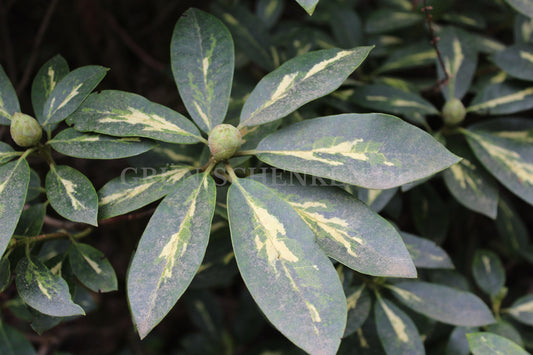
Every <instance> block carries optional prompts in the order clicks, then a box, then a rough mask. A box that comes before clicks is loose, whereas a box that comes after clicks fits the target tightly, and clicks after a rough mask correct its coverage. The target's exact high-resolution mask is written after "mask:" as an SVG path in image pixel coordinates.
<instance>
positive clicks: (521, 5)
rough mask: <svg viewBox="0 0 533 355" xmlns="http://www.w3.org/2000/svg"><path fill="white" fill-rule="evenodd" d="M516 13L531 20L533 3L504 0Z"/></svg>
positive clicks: (526, 0) (529, 1) (529, 0)
mask: <svg viewBox="0 0 533 355" xmlns="http://www.w3.org/2000/svg"><path fill="white" fill-rule="evenodd" d="M505 1H506V2H507V3H508V4H509V5H511V7H513V8H514V9H515V10H516V11H518V12H520V13H522V14H524V15H526V16H528V17H531V18H533V3H532V2H531V0H505Z"/></svg>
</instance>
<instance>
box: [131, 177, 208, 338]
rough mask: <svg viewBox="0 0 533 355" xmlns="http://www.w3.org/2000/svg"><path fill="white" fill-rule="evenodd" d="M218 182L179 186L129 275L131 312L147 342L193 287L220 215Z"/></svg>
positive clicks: (144, 238) (148, 229) (141, 246)
mask: <svg viewBox="0 0 533 355" xmlns="http://www.w3.org/2000/svg"><path fill="white" fill-rule="evenodd" d="M215 195H216V190H215V182H214V180H213V179H212V178H211V176H209V175H208V174H197V175H192V176H190V177H188V178H187V179H185V180H183V181H182V182H181V183H179V184H178V185H177V186H176V187H175V190H174V191H173V192H172V193H171V194H169V195H168V196H167V197H166V198H165V199H164V200H163V201H162V202H161V203H160V204H159V206H158V208H157V210H156V212H155V213H154V215H153V216H152V218H151V219H150V222H149V223H148V226H147V227H146V229H145V231H144V233H143V235H142V237H141V240H140V242H139V246H138V247H137V251H136V252H135V256H134V257H133V260H132V262H131V265H130V269H129V271H128V279H127V288H128V300H129V304H130V309H131V313H132V314H133V319H134V322H135V325H136V327H137V331H138V332H139V335H140V336H141V338H144V337H145V336H146V335H147V334H148V333H149V332H150V331H151V330H152V329H153V328H154V327H155V326H156V325H157V324H158V323H159V322H160V321H161V320H162V319H163V318H164V317H165V316H166V314H167V313H168V312H169V311H170V310H171V309H172V307H173V306H174V304H175V303H176V301H177V300H178V299H179V298H180V296H181V295H182V294H183V292H184V291H185V289H186V288H187V287H188V286H189V284H190V283H191V281H192V279H193V277H194V275H195V273H196V272H197V271H198V268H199V267H200V264H201V263H202V259H203V257H204V254H205V250H206V247H207V242H208V241H209V232H210V227H211V220H212V218H213V213H214V210H215Z"/></svg>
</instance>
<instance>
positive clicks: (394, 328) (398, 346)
mask: <svg viewBox="0 0 533 355" xmlns="http://www.w3.org/2000/svg"><path fill="white" fill-rule="evenodd" d="M374 317H375V320H376V328H377V330H378V334H379V339H380V340H381V344H382V345H383V348H385V352H386V353H387V354H406V355H407V354H408V355H414V354H425V353H426V352H425V349H424V344H423V343H422V339H421V338H420V335H419V334H418V330H417V329H416V326H415V324H414V323H413V321H412V320H411V318H409V316H408V315H407V314H405V313H404V312H403V311H402V310H400V309H399V308H398V307H396V306H395V305H394V304H393V303H392V302H390V301H388V300H386V299H383V298H382V297H378V299H377V302H376V304H375V305H374Z"/></svg>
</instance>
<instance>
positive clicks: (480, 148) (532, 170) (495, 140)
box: [465, 118, 533, 204]
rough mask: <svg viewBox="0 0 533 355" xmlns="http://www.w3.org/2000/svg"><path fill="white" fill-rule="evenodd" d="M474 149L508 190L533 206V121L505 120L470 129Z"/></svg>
mask: <svg viewBox="0 0 533 355" xmlns="http://www.w3.org/2000/svg"><path fill="white" fill-rule="evenodd" d="M465 134H466V138H467V140H468V143H469V144H470V147H471V148H472V150H473V151H474V154H475V155H476V157H477V158H478V159H479V160H480V161H481V163H483V165H484V166H485V168H487V170H489V171H490V172H491V173H492V174H493V175H494V176H495V177H496V178H497V179H498V180H499V181H500V182H501V183H502V184H503V185H505V187H507V188H508V189H509V190H511V191H512V192H513V193H515V194H516V195H517V196H518V197H520V198H522V199H523V200H524V201H526V202H528V203H529V204H533V145H532V144H531V142H533V121H531V120H529V119H522V118H501V119H495V120H490V121H483V122H481V123H478V124H476V125H473V126H470V127H469V128H468V131H466V132H465Z"/></svg>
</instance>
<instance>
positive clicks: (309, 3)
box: [296, 0, 319, 16]
mask: <svg viewBox="0 0 533 355" xmlns="http://www.w3.org/2000/svg"><path fill="white" fill-rule="evenodd" d="M318 1H319V0H296V2H297V3H298V4H300V6H301V7H303V8H304V10H305V11H306V12H307V13H308V14H309V16H311V15H312V14H313V12H314V11H315V7H316V5H317V4H318Z"/></svg>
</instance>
